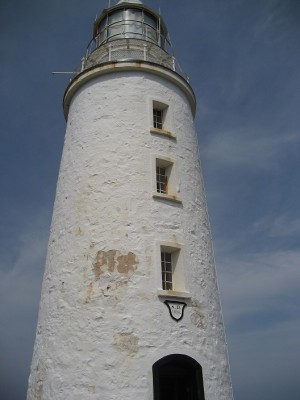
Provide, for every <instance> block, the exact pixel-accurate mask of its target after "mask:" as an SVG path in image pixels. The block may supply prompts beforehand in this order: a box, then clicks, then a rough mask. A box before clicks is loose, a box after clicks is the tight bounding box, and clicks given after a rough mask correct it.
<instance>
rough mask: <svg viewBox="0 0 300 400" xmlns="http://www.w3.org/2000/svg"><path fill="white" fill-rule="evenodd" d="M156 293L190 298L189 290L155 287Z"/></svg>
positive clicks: (162, 295) (161, 295)
mask: <svg viewBox="0 0 300 400" xmlns="http://www.w3.org/2000/svg"><path fill="white" fill-rule="evenodd" d="M157 295H158V296H159V297H172V298H179V299H190V298H191V297H192V296H191V294H190V293H189V292H181V291H177V290H162V289H157Z"/></svg>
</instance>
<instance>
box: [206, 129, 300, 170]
mask: <svg viewBox="0 0 300 400" xmlns="http://www.w3.org/2000/svg"><path fill="white" fill-rule="evenodd" d="M299 141H300V137H299V135H296V134H293V133H291V134H285V135H267V134H266V133H264V134H262V135H259V133H258V131H257V130H256V129H255V128H253V131H252V132H251V131H249V132H241V131H234V130H233V131H223V132H221V131H219V132H214V134H213V135H212V136H211V137H210V139H208V140H207V143H206V144H205V146H204V148H203V149H202V157H203V158H204V159H207V160H209V161H210V163H213V164H214V165H217V166H224V167H235V168H237V167H238V168H245V169H251V170H252V171H261V170H263V171H265V172H267V171H270V170H274V169H276V170H278V169H279V167H280V160H281V158H282V157H284V155H285V152H284V148H289V147H291V146H294V145H296V144H297V143H298V142H299Z"/></svg>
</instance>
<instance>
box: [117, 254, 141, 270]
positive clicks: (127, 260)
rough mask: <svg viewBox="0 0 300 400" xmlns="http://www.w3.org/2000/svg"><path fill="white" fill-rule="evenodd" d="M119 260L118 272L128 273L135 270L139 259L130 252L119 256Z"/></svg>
mask: <svg viewBox="0 0 300 400" xmlns="http://www.w3.org/2000/svg"><path fill="white" fill-rule="evenodd" d="M117 260H118V267H117V268H118V272H120V274H128V273H129V271H135V269H136V266H137V260H136V256H135V254H134V253H131V252H129V253H128V254H127V255H126V256H119V257H118V258H117Z"/></svg>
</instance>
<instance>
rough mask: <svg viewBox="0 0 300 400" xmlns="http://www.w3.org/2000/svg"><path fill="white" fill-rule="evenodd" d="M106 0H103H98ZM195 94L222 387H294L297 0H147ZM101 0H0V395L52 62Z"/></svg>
mask: <svg viewBox="0 0 300 400" xmlns="http://www.w3.org/2000/svg"><path fill="white" fill-rule="evenodd" d="M111 3H112V4H113V3H114V1H113V0H112V1H111ZM147 4H148V5H149V6H151V7H152V8H154V9H156V10H158V8H159V7H160V10H161V13H162V15H163V17H164V20H165V22H166V24H167V26H168V28H169V31H170V34H171V39H172V42H173V45H174V50H175V55H176V56H177V59H178V60H179V62H180V64H181V66H182V67H183V69H184V70H185V71H186V73H187V74H188V75H189V76H190V82H191V85H192V87H193V89H194V91H195V93H196V96H197V100H198V110H197V119H196V123H197V127H198V134H199V142H200V154H201V162H202V167H203V174H204V178H205V185H206V193H207V201H208V208H209V215H210V221H211V226H212V233H213V238H214V250H215V257H216V264H217V272H218V278H219V286H220V292H221V300H222V304H223V313H224V319H225V324H226V333H227V339H228V344H229V356H230V363H231V370H232V380H233V388H234V394H235V400H250V399H251V400H253V399H255V400H279V399H280V400H282V399H283V398H284V399H287V398H288V399H289V400H298V399H299V391H300V383H299V365H298V364H299V360H300V317H299V315H300V312H299V311H300V310H299V308H300V307H299V306H300V299H299V293H300V262H299V261H300V250H299V243H300V207H299V198H300V185H299V167H300V157H299V150H300V146H299V144H300V134H299V126H300V112H299V104H300V69H299V65H300V52H299V42H300V2H299V1H298V0H186V1H185V2H183V1H179V0H172V1H170V0H160V1H158V0H152V1H150V0H149V1H148V2H147ZM107 5H108V1H107V0H105V1H104V0H102V1H101V0H89V1H88V2H82V1H79V0H72V1H71V0H64V1H63V2H61V1H58V0H52V1H51V2H50V1H47V0H42V1H41V0H39V1H37V0H30V1H29V0H23V1H21V0H10V1H9V2H4V1H2V2H1V3H0V30H1V37H0V50H1V60H0V81H1V94H0V96H1V97H0V103H1V107H0V113H1V118H0V133H1V147H0V184H1V196H0V206H1V219H0V354H1V356H0V398H1V399H4V400H22V399H24V398H25V393H26V387H27V379H28V374H29V367H30V362H31V356H32V348H33V343H34V337H35V328H36V321H37V312H38V304H39V296H40V290H41V280H42V275H43V269H44V260H45V252H46V247H47V240H48V232H49V226H50V220H51V213H52V207H53V201H54V196H55V185H56V180H57V175H58V168H59V161H60V156H61V151H62V145H63V138H64V132H65V121H64V118H63V113H62V107H61V103H62V96H63V93H64V90H65V88H66V86H67V84H68V77H67V76H65V75H55V76H53V75H52V74H51V72H52V71H70V70H73V69H74V68H75V67H77V65H79V63H80V59H81V57H82V56H83V55H84V52H85V48H86V45H87V43H88V42H89V40H90V38H91V32H92V23H93V20H94V18H95V16H96V14H99V13H100V12H101V10H102V9H103V8H105V7H107Z"/></svg>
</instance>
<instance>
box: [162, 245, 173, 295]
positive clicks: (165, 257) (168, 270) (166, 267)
mask: <svg viewBox="0 0 300 400" xmlns="http://www.w3.org/2000/svg"><path fill="white" fill-rule="evenodd" d="M172 275H173V271H172V255H171V253H166V252H161V279H162V288H163V290H172V289H173V283H172V282H173V276H172Z"/></svg>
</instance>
